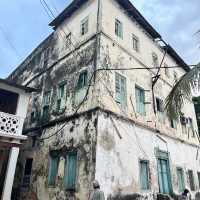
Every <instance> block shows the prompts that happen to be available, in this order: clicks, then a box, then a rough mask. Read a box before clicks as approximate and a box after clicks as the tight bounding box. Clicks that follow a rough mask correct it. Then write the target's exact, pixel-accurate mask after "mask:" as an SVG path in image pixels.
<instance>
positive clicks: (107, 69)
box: [40, 65, 194, 141]
mask: <svg viewBox="0 0 200 200" xmlns="http://www.w3.org/2000/svg"><path fill="white" fill-rule="evenodd" d="M193 66H194V65H193ZM174 67H181V66H173V68H174ZM155 68H158V67H152V68H141V67H136V68H118V69H116V68H110V69H109V68H101V69H97V70H95V71H94V72H93V73H92V75H91V77H90V79H89V82H88V87H87V90H86V93H85V96H84V98H83V100H82V101H81V102H80V103H79V105H78V106H77V108H76V110H75V112H74V113H73V114H72V115H76V114H77V113H78V111H79V109H80V108H81V106H82V105H83V104H84V102H85V101H86V100H87V96H88V94H89V90H90V87H91V84H92V80H93V78H94V76H95V75H96V73H97V72H100V71H122V70H123V71H129V70H138V69H145V70H147V69H155ZM160 68H172V67H169V66H167V67H160ZM66 125H67V123H64V124H63V126H62V127H61V128H60V129H59V130H57V131H56V132H55V133H53V134H52V135H50V136H48V137H45V138H41V139H40V140H41V141H42V140H46V139H50V138H51V137H53V136H55V135H57V134H59V133H60V132H61V130H63V129H64V128H65V127H66Z"/></svg>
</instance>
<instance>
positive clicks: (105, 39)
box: [99, 0, 199, 144]
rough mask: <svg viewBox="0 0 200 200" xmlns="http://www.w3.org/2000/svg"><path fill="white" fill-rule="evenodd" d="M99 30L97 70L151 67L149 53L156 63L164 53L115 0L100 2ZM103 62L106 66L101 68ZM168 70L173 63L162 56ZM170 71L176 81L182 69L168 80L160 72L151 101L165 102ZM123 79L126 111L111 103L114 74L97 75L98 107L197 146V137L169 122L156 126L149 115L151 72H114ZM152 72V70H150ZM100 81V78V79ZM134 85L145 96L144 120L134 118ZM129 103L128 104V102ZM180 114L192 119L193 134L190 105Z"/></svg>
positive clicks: (168, 90) (192, 115) (156, 122)
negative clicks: (118, 25) (118, 31)
mask: <svg viewBox="0 0 200 200" xmlns="http://www.w3.org/2000/svg"><path fill="white" fill-rule="evenodd" d="M116 18H117V19H119V20H120V21H121V22H122V24H123V39H121V38H119V37H117V36H116V35H115V19H116ZM102 30H103V33H104V34H102V36H101V42H100V45H101V47H100V63H99V67H100V68H101V67H110V68H134V67H135V68H136V67H140V68H144V67H152V65H153V61H152V53H153V52H154V53H156V54H157V55H158V60H159V63H160V62H161V60H162V58H163V54H164V51H163V50H162V49H161V48H160V47H159V46H158V44H157V43H156V42H154V41H153V39H152V38H151V36H149V34H148V33H146V31H144V30H143V29H142V28H141V27H140V25H139V24H137V22H136V21H134V19H131V18H130V17H128V15H127V14H126V11H125V10H123V9H122V8H121V7H120V6H119V4H118V3H117V2H116V1H115V0H107V1H102ZM132 34H134V35H136V36H137V37H138V38H139V41H140V43H139V46H140V47H139V52H136V51H135V50H134V49H133V48H132ZM105 60H106V64H107V65H105ZM164 63H166V64H167V65H168V66H176V65H177V63H176V61H175V60H173V59H172V57H170V56H169V55H168V54H167V55H166V57H165V59H164V62H163V64H164ZM174 71H176V73H177V75H178V78H180V77H181V76H182V75H183V74H184V73H185V71H184V70H183V69H182V68H173V69H169V73H170V77H167V76H166V75H165V70H164V69H161V77H160V79H159V80H158V82H157V83H156V85H155V97H159V98H161V99H162V100H165V99H166V97H167V95H168V94H169V92H170V91H171V89H172V87H173V85H174ZM118 72H119V73H120V74H122V75H123V76H125V77H126V80H127V107H126V109H125V110H123V109H121V108H120V107H119V106H118V105H117V104H116V102H115V72H113V71H112V72H109V73H107V77H108V78H107V79H105V76H106V73H103V72H102V73H101V74H100V75H99V76H100V79H101V80H100V82H99V85H100V86H99V87H100V88H101V92H102V93H101V100H100V101H101V104H102V106H103V107H104V108H106V109H109V110H112V111H114V112H117V113H120V114H123V115H126V116H127V117H129V118H132V119H134V120H136V121H139V122H141V123H143V124H145V125H147V126H150V127H153V128H157V129H159V130H160V131H162V132H165V133H166V134H170V135H172V136H175V137H181V138H182V139H184V140H187V141H190V142H192V143H196V144H198V143H199V142H198V139H197V136H195V137H192V136H191V135H189V136H188V135H183V134H182V127H181V124H180V122H179V121H178V125H177V129H173V128H171V127H170V121H169V119H168V118H167V117H165V120H164V122H162V123H160V121H159V119H158V117H157V116H155V114H154V112H153V103H152V92H151V85H152V81H151V77H152V76H153V71H148V70H133V71H118ZM154 72H155V70H154ZM102 77H104V78H102ZM135 85H138V86H140V87H142V88H143V89H144V90H146V92H145V101H146V102H148V103H150V104H146V106H145V107H146V116H145V117H143V116H140V115H138V114H135V112H134V110H136V102H135ZM130 99H132V100H130ZM183 113H185V116H186V117H190V118H192V119H193V126H194V129H195V130H196V131H197V130H198V129H197V122H196V115H195V111H194V105H193V103H192V101H190V100H186V103H185V106H184V108H183Z"/></svg>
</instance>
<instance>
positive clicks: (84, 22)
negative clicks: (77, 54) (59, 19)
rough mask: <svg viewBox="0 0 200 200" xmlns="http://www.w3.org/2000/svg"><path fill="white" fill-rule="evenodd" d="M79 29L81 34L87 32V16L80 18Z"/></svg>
mask: <svg viewBox="0 0 200 200" xmlns="http://www.w3.org/2000/svg"><path fill="white" fill-rule="evenodd" d="M80 29H81V30H80V33H81V36H84V35H86V34H87V33H88V32H89V16H87V17H85V18H84V19H82V20H81V26H80Z"/></svg>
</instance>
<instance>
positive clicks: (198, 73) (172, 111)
mask: <svg viewBox="0 0 200 200" xmlns="http://www.w3.org/2000/svg"><path fill="white" fill-rule="evenodd" d="M199 89H200V63H199V64H198V65H196V66H195V67H193V68H192V69H191V70H190V71H189V72H187V73H185V74H184V75H183V76H182V77H181V78H180V79H179V81H178V82H177V83H176V84H175V85H174V87H173V88H172V90H171V92H170V93H169V95H168V96H167V98H166V100H165V110H166V112H167V115H168V116H169V117H170V118H171V119H174V120H177V119H178V117H179V116H180V115H181V110H182V108H183V105H184V101H185V99H191V98H192V90H199Z"/></svg>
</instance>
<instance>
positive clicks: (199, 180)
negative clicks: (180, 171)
mask: <svg viewBox="0 0 200 200" xmlns="http://www.w3.org/2000/svg"><path fill="white" fill-rule="evenodd" d="M197 176H198V183H199V188H200V172H197Z"/></svg>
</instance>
